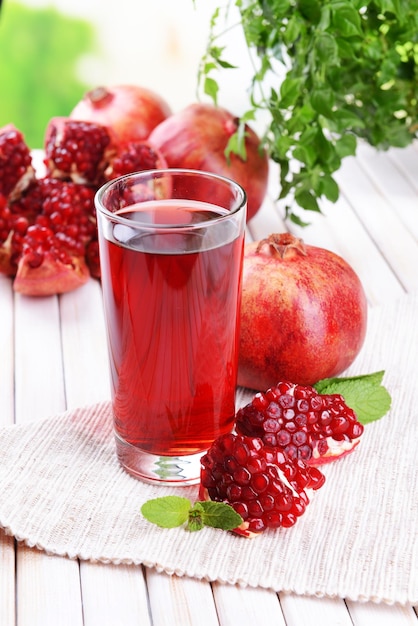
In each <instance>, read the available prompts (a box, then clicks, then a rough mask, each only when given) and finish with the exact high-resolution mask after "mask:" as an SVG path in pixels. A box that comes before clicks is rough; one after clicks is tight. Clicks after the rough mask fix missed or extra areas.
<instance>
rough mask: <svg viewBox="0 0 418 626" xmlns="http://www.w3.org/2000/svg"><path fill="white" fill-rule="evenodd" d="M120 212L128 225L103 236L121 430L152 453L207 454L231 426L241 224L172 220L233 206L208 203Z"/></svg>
mask: <svg viewBox="0 0 418 626" xmlns="http://www.w3.org/2000/svg"><path fill="white" fill-rule="evenodd" d="M118 213H119V214H120V215H123V217H124V218H125V219H128V220H129V221H130V222H132V228H129V225H126V222H125V224H124V225H122V224H114V225H113V226H112V229H111V230H109V229H108V231H107V233H106V235H103V234H101V235H100V237H101V239H100V247H101V252H100V254H101V268H102V269H101V271H102V277H103V296H104V305H105V312H106V318H107V320H106V321H107V327H108V341H109V353H110V361H111V381H112V394H113V410H114V420H115V430H116V434H117V435H118V436H119V437H120V438H121V439H122V440H124V441H126V442H128V443H129V444H131V445H133V446H135V447H138V448H140V449H141V450H144V451H146V452H148V453H151V454H154V455H166V456H167V455H168V456H170V455H171V456H177V455H179V456H182V455H188V454H195V453H197V452H200V451H202V452H203V451H205V450H206V449H207V448H208V447H209V446H210V444H211V443H212V441H213V440H214V439H215V438H216V437H217V436H218V435H220V434H222V433H225V432H229V431H231V429H232V427H233V421H234V415H235V405H234V398H235V386H236V377H237V359H238V340H239V323H238V316H239V304H240V294H241V292H240V284H241V264H242V254H243V237H244V235H243V232H240V233H238V234H237V231H236V229H233V228H232V229H231V234H230V236H227V237H225V230H223V231H221V230H220V227H216V228H214V229H213V232H212V231H211V229H210V228H207V229H206V228H202V229H200V228H197V229H196V230H195V231H193V232H190V231H188V230H187V229H183V228H178V227H177V226H173V228H170V225H171V224H173V225H174V224H175V225H178V224H194V223H201V222H202V221H205V222H211V221H216V219H217V218H219V216H220V215H225V214H227V213H228V211H226V210H223V209H221V208H219V207H217V206H215V205H211V204H209V203H204V202H197V201H180V200H162V201H151V202H143V203H140V204H138V205H134V206H130V207H125V208H124V209H123V210H122V211H119V212H118ZM136 220H140V222H141V223H144V222H145V223H149V224H150V225H152V224H158V225H160V226H161V225H167V228H164V229H160V231H159V230H158V229H156V230H155V231H152V229H150V231H149V232H145V233H144V232H140V229H136V227H135V223H136ZM223 228H225V225H224V227H223ZM242 230H243V229H242ZM217 232H218V233H220V232H222V237H219V240H218V236H217V234H216V233H217Z"/></svg>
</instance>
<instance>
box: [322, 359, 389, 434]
mask: <svg viewBox="0 0 418 626" xmlns="http://www.w3.org/2000/svg"><path fill="white" fill-rule="evenodd" d="M384 373H385V372H384V371H379V372H374V373H372V374H364V375H361V376H351V377H342V378H325V379H323V380H321V381H319V382H318V383H316V385H315V389H316V390H317V392H318V393H321V394H334V393H339V394H341V395H342V396H343V397H344V400H345V402H346V404H347V405H348V406H349V407H350V408H352V409H353V411H355V413H356V415H357V418H358V420H359V422H361V423H362V424H368V423H369V422H374V421H376V420H378V419H380V418H381V417H383V416H384V415H386V413H387V412H388V411H389V409H390V407H391V403H392V399H391V396H390V394H389V392H388V390H387V389H386V388H385V387H384V386H383V385H382V380H383V376H384Z"/></svg>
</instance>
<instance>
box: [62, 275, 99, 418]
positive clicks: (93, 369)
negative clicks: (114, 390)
mask: <svg viewBox="0 0 418 626" xmlns="http://www.w3.org/2000/svg"><path fill="white" fill-rule="evenodd" d="M60 312H61V324H62V348H63V361H64V372H65V390H66V401H67V408H68V409H71V408H75V407H78V406H83V405H87V404H94V403H95V402H100V401H102V400H107V399H109V398H110V382H109V367H108V354H107V343H106V332H105V324H104V315H103V307H102V292H101V287H100V283H99V281H97V280H93V279H91V280H90V281H89V282H88V283H87V284H85V285H83V286H82V287H80V288H79V289H76V290H75V291H72V292H70V293H67V294H64V295H62V296H61V298H60Z"/></svg>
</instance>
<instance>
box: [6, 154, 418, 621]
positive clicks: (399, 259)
mask: <svg viewBox="0 0 418 626" xmlns="http://www.w3.org/2000/svg"><path fill="white" fill-rule="evenodd" d="M338 180H339V183H340V188H341V191H342V194H341V198H340V200H339V202H338V203H337V205H327V206H325V207H324V213H325V214H326V217H324V216H319V215H313V216H312V224H311V225H310V226H309V227H308V228H305V229H298V228H296V227H294V226H292V225H288V226H287V228H288V229H289V230H292V231H293V232H294V233H296V234H298V235H299V236H302V237H303V238H304V239H305V241H306V242H307V243H310V244H314V245H321V246H323V247H327V248H329V249H332V250H334V251H335V252H337V253H339V254H340V255H341V256H343V257H344V258H345V259H346V260H347V261H348V262H350V263H351V264H352V265H353V267H354V268H355V269H356V271H357V272H358V274H359V275H360V278H361V279H362V281H363V284H364V287H365V290H366V293H367V296H368V299H369V302H370V305H371V306H376V305H379V304H380V303H383V302H385V301H386V300H388V299H391V298H396V297H398V296H400V295H401V294H403V293H405V292H411V291H414V290H417V289H418V146H417V145H414V146H411V147H410V148H408V149H406V150H392V151H390V152H389V153H376V152H375V151H374V150H371V149H370V148H368V147H366V146H363V147H362V148H361V149H360V150H359V152H358V155H357V157H356V158H355V159H354V158H353V159H349V160H347V161H346V162H344V165H343V168H342V170H341V171H340V172H339V174H338ZM272 187H273V188H274V184H273V185H272ZM303 217H304V218H307V217H308V216H306V215H304V216H303ZM284 229H285V226H284V224H283V223H282V221H281V219H280V217H279V214H278V211H277V210H276V209H275V207H274V206H273V205H272V203H271V202H270V201H267V202H266V203H265V205H264V206H263V208H262V209H261V210H260V212H259V213H258V214H257V216H256V217H255V218H254V219H253V220H252V221H251V222H250V224H249V227H248V237H249V238H255V239H260V238H262V237H263V236H265V235H267V234H269V233H271V232H280V231H283V230H284ZM108 398H109V385H108V369H107V353H106V343H105V338H104V323H103V316H102V305H101V292H100V286H99V283H98V282H97V281H93V280H92V281H90V282H89V283H88V284H87V285H85V286H84V287H82V288H81V289H79V290H77V291H74V292H73V293H69V294H66V295H63V296H61V297H50V298H39V299H36V298H27V297H23V296H21V295H19V294H13V291H12V287H11V281H10V280H9V279H8V278H6V277H3V276H1V277H0V406H1V412H0V425H6V424H12V423H13V422H16V423H23V422H27V421H29V420H36V419H40V418H43V417H47V416H51V415H54V414H56V413H59V412H62V411H64V410H65V409H70V408H75V407H77V406H80V405H83V404H90V403H94V402H97V401H100V400H103V399H108ZM0 462H1V459H0ZM151 624H152V625H154V626H162V625H164V624H167V625H170V626H177V625H178V626H188V625H190V624H191V625H196V626H197V625H198V626H215V625H221V626H237V625H239V626H246V625H248V626H250V625H251V626H253V625H254V624H257V626H264V625H266V626H267V625H268V626H285V625H286V626H316V624H321V626H337V625H340V626H353V625H354V626H376V624H378V625H379V626H418V619H417V607H416V608H415V609H414V608H412V607H401V606H396V605H395V606H387V605H376V604H372V603H362V604H359V603H354V602H351V601H348V600H347V601H344V600H342V599H338V598H335V599H319V598H309V597H298V596H295V595H285V594H281V593H279V594H276V593H274V592H273V591H268V590H263V589H242V588H239V587H233V586H225V585H222V584H218V583H214V584H209V583H208V582H202V581H198V580H192V579H187V578H177V577H175V576H173V577H170V576H167V575H165V574H158V573H157V572H155V571H153V570H151V569H146V568H142V567H134V566H112V565H102V564H93V563H89V562H78V561H72V560H67V559H65V558H60V557H53V556H48V555H46V554H45V553H43V552H40V551H37V550H36V549H31V548H28V547H26V546H24V545H21V544H19V545H16V543H15V541H14V540H13V538H10V537H8V536H6V535H5V534H4V532H3V531H2V530H1V529H0V625H1V626H67V625H68V626H82V625H84V626H107V625H109V626H119V625H120V626H134V625H135V626H139V625H140V626H147V625H151Z"/></svg>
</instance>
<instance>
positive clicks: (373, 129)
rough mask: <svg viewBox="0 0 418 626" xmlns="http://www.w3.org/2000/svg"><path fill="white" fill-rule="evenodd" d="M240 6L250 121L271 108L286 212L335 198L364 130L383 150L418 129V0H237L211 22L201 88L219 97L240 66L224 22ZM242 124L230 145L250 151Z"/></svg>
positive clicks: (271, 146) (272, 147)
mask: <svg viewBox="0 0 418 626" xmlns="http://www.w3.org/2000/svg"><path fill="white" fill-rule="evenodd" d="M231 5H235V7H237V8H238V12H237V13H238V15H239V23H237V24H236V25H235V27H237V28H241V29H242V30H243V33H244V36H245V42H246V45H247V47H248V52H249V56H250V59H251V63H252V67H253V69H254V72H253V76H252V80H251V84H250V85H249V86H248V92H249V94H250V97H249V100H248V102H249V108H248V111H247V112H246V113H245V114H244V115H243V117H242V124H244V122H245V121H248V120H250V119H254V117H255V116H256V115H257V114H258V113H259V112H260V111H263V114H264V115H265V113H267V120H268V121H267V124H266V126H267V127H266V131H265V135H264V137H263V141H264V143H265V145H266V147H267V149H268V152H269V154H270V157H271V159H272V160H273V161H275V162H277V163H278V164H279V166H280V167H279V168H278V169H279V172H280V174H279V176H280V199H282V200H283V202H284V204H285V210H286V215H287V217H289V218H290V219H291V220H293V221H294V222H296V223H299V224H302V225H304V224H305V222H304V221H303V220H302V219H301V217H300V212H299V214H298V212H297V211H295V208H297V207H295V205H298V206H299V207H301V208H302V209H303V210H308V211H320V210H321V209H320V200H321V198H327V199H328V200H330V201H332V202H335V201H336V200H337V199H338V196H339V188H338V185H337V183H336V180H335V178H334V175H335V172H337V170H339V168H340V167H341V162H342V159H343V158H344V157H346V156H349V155H354V154H355V152H356V147H357V142H358V140H359V139H363V140H365V141H366V142H368V143H369V144H370V145H372V146H374V147H376V148H377V149H379V150H385V149H388V148H389V147H391V146H397V147H405V146H407V145H408V144H409V143H411V142H412V141H413V139H414V137H417V134H418V0H373V1H370V0H235V1H233V0H230V2H229V3H227V4H226V5H224V6H222V7H221V6H218V7H217V8H216V10H215V11H214V13H213V16H212V19H211V23H210V33H209V39H208V44H207V49H206V52H205V54H204V56H203V58H202V60H201V66H200V69H199V90H200V91H201V92H203V93H205V94H207V95H209V96H210V97H211V98H212V99H213V100H214V101H215V103H216V102H217V100H218V96H219V83H218V79H219V74H218V73H219V72H225V71H231V70H233V68H234V65H233V64H232V63H230V62H229V61H228V46H227V45H222V44H221V42H222V41H223V40H224V39H226V36H225V32H226V31H225V29H226V28H227V29H230V28H231V24H230V23H228V20H227V17H226V16H227V14H228V10H229V9H230V8H231ZM235 12H236V11H235ZM242 144H243V134H242V132H241V135H239V134H237V136H236V137H234V138H233V143H232V144H231V146H230V149H233V150H234V151H236V152H241V153H242Z"/></svg>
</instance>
